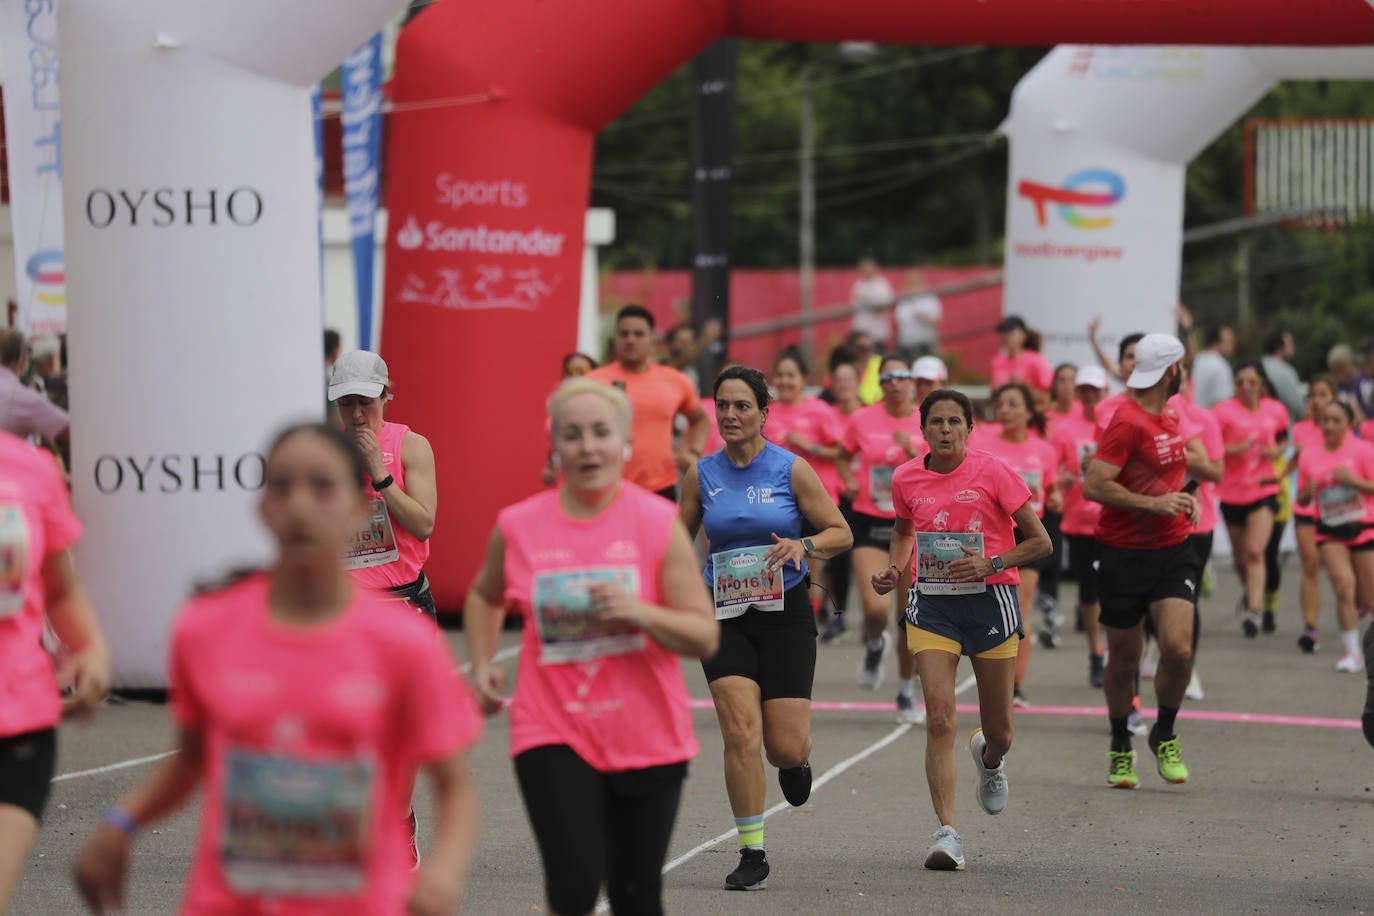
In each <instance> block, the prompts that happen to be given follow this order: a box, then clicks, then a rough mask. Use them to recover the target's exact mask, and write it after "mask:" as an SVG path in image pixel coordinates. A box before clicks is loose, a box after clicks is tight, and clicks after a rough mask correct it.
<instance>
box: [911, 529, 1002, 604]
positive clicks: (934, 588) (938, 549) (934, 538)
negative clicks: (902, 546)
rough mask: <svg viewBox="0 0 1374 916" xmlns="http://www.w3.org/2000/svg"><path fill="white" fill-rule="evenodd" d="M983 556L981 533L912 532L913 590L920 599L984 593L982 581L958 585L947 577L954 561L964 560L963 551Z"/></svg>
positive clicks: (986, 588)
mask: <svg viewBox="0 0 1374 916" xmlns="http://www.w3.org/2000/svg"><path fill="white" fill-rule="evenodd" d="M965 547H967V548H969V549H970V550H974V551H977V553H978V556H980V557H981V556H982V555H983V532H981V531H957V532H953V531H918V532H916V589H917V591H919V592H920V593H921V594H923V595H980V594H982V593H983V592H986V591H987V590H988V584H987V582H985V581H984V580H982V579H978V580H976V581H973V582H961V581H959V580H956V579H955V578H953V577H952V576H951V575H950V572H949V568H950V566H952V565H953V564H954V562H955V561H956V560H962V559H963V558H964V557H966V556H968V554H966V553H965V552H964V548H965Z"/></svg>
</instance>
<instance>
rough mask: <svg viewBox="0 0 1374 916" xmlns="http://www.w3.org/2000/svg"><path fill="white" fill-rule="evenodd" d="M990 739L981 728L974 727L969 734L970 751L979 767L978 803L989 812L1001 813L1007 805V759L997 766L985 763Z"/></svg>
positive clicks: (999, 762)
mask: <svg viewBox="0 0 1374 916" xmlns="http://www.w3.org/2000/svg"><path fill="white" fill-rule="evenodd" d="M987 746H988V739H987V738H985V737H983V730H982V729H981V728H979V729H974V732H973V734H971V735H969V736H968V752H969V754H970V755H972V757H973V763H974V765H975V766H977V767H978V804H980V805H982V806H983V810H984V811H986V812H987V813H988V814H1001V813H1002V809H1004V808H1005V807H1006V806H1007V759H1006V758H1005V757H1003V758H1002V759H1001V760H1000V761H998V763H997V766H995V767H993V768H992V769H988V768H987V767H986V766H984V765H983V752H984V751H985V750H986V749H987Z"/></svg>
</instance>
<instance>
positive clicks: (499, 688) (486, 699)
mask: <svg viewBox="0 0 1374 916" xmlns="http://www.w3.org/2000/svg"><path fill="white" fill-rule="evenodd" d="M472 689H473V690H474V691H475V692H476V693H477V704H478V705H479V706H481V707H482V715H484V716H494V715H496V714H497V713H498V712H500V711H501V710H503V709H505V708H506V704H507V703H509V702H510V699H509V698H508V697H507V696H506V695H505V694H506V672H505V671H503V670H501V669H500V668H497V667H495V666H494V665H491V664H489V663H488V664H482V665H474V666H473V668H472Z"/></svg>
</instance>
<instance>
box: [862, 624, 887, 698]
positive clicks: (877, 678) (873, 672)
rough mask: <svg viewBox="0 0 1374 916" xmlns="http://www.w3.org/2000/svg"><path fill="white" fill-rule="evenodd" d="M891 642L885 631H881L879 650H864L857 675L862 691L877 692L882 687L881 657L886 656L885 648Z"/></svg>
mask: <svg viewBox="0 0 1374 916" xmlns="http://www.w3.org/2000/svg"><path fill="white" fill-rule="evenodd" d="M891 641H892V640H891V638H890V637H889V636H888V635H887V630H883V640H882V642H883V644H882V646H881V647H880V648H877V649H869V648H867V647H865V648H864V657H863V659H862V660H861V661H860V662H859V674H858V681H859V686H860V687H862V688H863V689H864V690H877V689H878V688H879V687H881V686H882V683H883V657H884V656H886V655H887V647H888V644H889V643H890V642H891Z"/></svg>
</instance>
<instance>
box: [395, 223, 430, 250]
mask: <svg viewBox="0 0 1374 916" xmlns="http://www.w3.org/2000/svg"><path fill="white" fill-rule="evenodd" d="M424 241H425V232H424V230H423V229H421V228H420V224H419V223H417V222H416V221H415V217H414V216H411V218H410V219H408V220H406V224H405V225H404V226H402V227H401V231H400V232H397V233H396V244H397V245H400V246H401V247H402V248H404V249H405V250H406V251H414V250H415V249H416V248H419V247H420V246H421V245H423V244H424Z"/></svg>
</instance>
